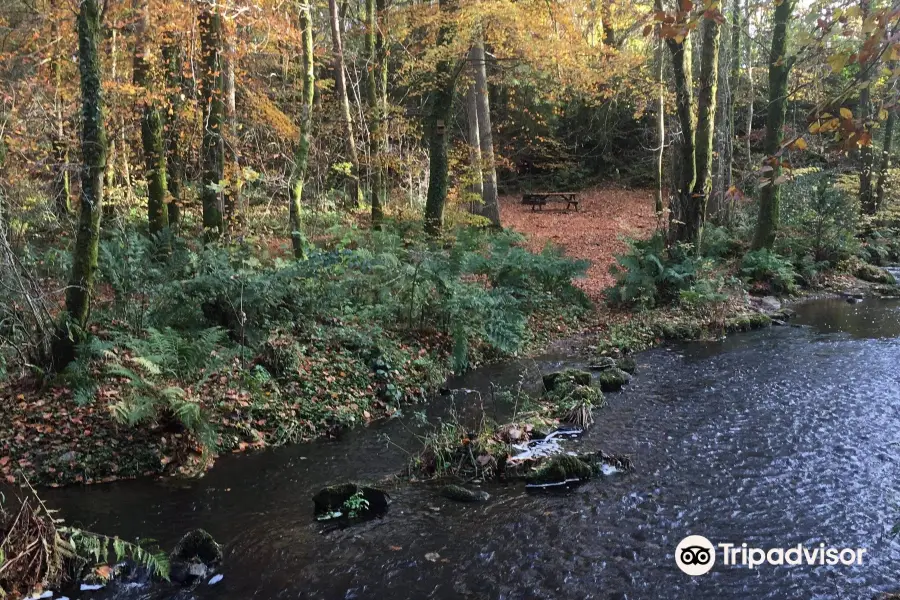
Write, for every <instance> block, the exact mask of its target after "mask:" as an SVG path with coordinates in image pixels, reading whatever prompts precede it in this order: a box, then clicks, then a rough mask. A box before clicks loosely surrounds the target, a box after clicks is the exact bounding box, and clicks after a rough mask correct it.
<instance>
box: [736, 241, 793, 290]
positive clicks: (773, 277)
mask: <svg viewBox="0 0 900 600" xmlns="http://www.w3.org/2000/svg"><path fill="white" fill-rule="evenodd" d="M741 275H742V276H744V277H745V278H746V279H747V280H748V282H749V283H751V284H756V287H757V288H758V289H759V288H761V291H771V292H773V293H776V294H793V293H796V291H797V282H796V279H797V273H796V271H794V267H793V265H791V263H790V262H789V261H787V260H785V259H784V258H782V257H781V256H779V255H778V254H776V253H774V252H772V251H771V250H769V249H768V248H763V249H762V250H754V251H753V252H748V253H747V254H746V255H745V256H744V260H743V261H742V262H741Z"/></svg>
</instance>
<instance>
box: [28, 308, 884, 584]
mask: <svg viewBox="0 0 900 600" xmlns="http://www.w3.org/2000/svg"><path fill="white" fill-rule="evenodd" d="M796 308H797V312H798V315H797V318H796V320H795V321H794V324H795V325H799V326H793V327H773V328H770V329H767V330H762V331H756V332H751V333H746V334H741V335H734V336H730V337H729V338H727V339H726V340H723V341H719V342H710V343H692V344H684V345H678V346H670V347H664V348H657V349H654V350H651V351H648V352H645V353H642V354H641V355H640V356H639V357H638V373H637V376H636V377H635V379H634V381H633V383H632V384H631V385H630V386H628V387H627V389H626V390H625V391H623V392H620V393H616V394H610V395H608V398H609V401H610V405H609V406H608V407H606V408H603V409H600V410H597V411H596V412H595V419H596V424H595V425H594V427H593V428H592V429H591V430H590V432H589V433H588V434H587V435H586V436H585V437H584V438H583V439H582V440H581V442H580V443H581V444H582V445H584V446H587V447H592V448H596V447H599V448H602V449H604V450H606V451H611V452H618V453H628V454H630V455H632V457H633V459H634V462H635V470H634V472H632V473H626V474H614V475H612V476H608V477H605V478H600V479H597V480H593V481H590V482H588V483H585V484H584V485H581V486H580V487H578V488H576V489H574V490H573V491H571V492H569V493H566V494H533V493H527V492H526V491H525V490H524V489H523V486H522V485H486V486H485V487H484V489H486V490H487V491H489V492H490V494H491V500H490V501H489V502H487V503H485V504H475V505H468V504H456V503H453V502H451V501H449V500H444V499H442V498H439V497H438V496H437V495H436V494H435V491H434V489H433V488H432V487H429V486H427V485H421V484H413V485H408V484H401V485H397V486H394V487H392V490H391V493H392V496H393V504H392V506H391V509H390V511H389V512H388V514H387V516H385V517H384V518H383V519H377V520H374V521H370V522H367V523H364V524H361V525H358V526H354V527H350V528H346V529H328V528H326V527H324V526H323V525H322V524H321V523H317V522H315V521H314V520H313V519H312V502H311V499H310V498H311V495H312V494H313V493H315V492H316V491H317V490H318V489H320V488H321V487H323V486H324V485H327V484H329V483H335V482H339V481H343V480H348V479H349V480H354V479H361V480H366V481H374V480H378V479H380V478H382V477H387V476H390V475H391V474H393V473H397V472H399V471H400V470H401V469H402V467H403V465H404V463H405V461H406V454H405V453H404V450H403V449H402V448H407V449H409V450H414V449H415V446H416V435H418V434H421V432H422V431H423V429H422V426H421V425H413V424H412V423H413V422H414V421H415V420H414V419H412V418H410V416H409V415H407V417H406V418H404V419H395V420H392V421H389V422H387V423H383V424H380V425H377V426H372V427H368V428H361V429H357V430H354V431H350V432H348V433H346V434H344V435H343V436H342V437H341V438H340V439H338V440H334V441H323V442H317V443H312V444H305V445H297V446H293V447H287V448H281V449H276V450H271V451H265V452H260V453H256V454H249V455H240V456H229V457H223V458H222V459H220V460H219V462H218V463H217V465H216V466H215V468H214V469H212V470H211V471H210V472H209V473H208V475H207V476H206V477H204V478H203V479H200V480H196V481H188V482H184V481H162V482H158V481H150V480H146V481H133V482H120V483H113V484H109V485H97V486H91V487H87V488H66V489H60V490H47V491H46V492H45V495H46V499H47V501H48V502H49V503H50V504H51V505H52V506H54V507H56V508H59V509H62V511H63V513H64V514H65V516H66V518H67V520H68V521H69V522H70V523H74V524H78V525H82V526H84V527H87V528H90V529H95V530H102V531H107V532H116V533H118V534H119V535H121V536H123V537H126V538H129V537H132V536H138V535H141V536H150V537H153V538H156V539H157V540H159V541H160V542H161V543H162V545H163V546H164V547H171V546H172V545H173V544H174V543H175V542H176V541H177V539H178V538H179V537H180V535H181V534H183V533H184V532H185V531H187V530H189V529H191V528H193V527H203V528H206V529H207V530H208V531H210V532H211V533H212V534H213V535H214V536H215V537H216V538H217V539H218V540H220V541H221V542H222V543H223V544H224V546H225V561H224V565H223V568H222V570H221V573H222V574H223V575H224V579H223V580H222V582H221V583H219V584H217V585H216V586H212V587H211V586H207V585H205V584H203V585H200V586H198V587H197V588H196V589H195V590H192V591H180V592H177V593H176V592H175V591H173V589H172V588H160V587H145V586H131V587H127V588H122V587H118V588H116V589H115V590H114V591H110V590H105V591H100V592H94V593H84V594H83V595H82V596H81V597H82V598H171V597H179V598H198V599H204V598H216V599H220V600H247V599H250V598H260V599H274V598H311V599H312V598H322V599H332V598H334V599H353V598H360V599H362V598H372V599H382V598H393V599H396V600H401V599H406V598H436V599H457V598H478V599H482V598H483V599H523V600H524V599H539V598H540V599H548V598H566V599H570V598H577V599H588V598H604V599H605V598H619V599H626V598H628V599H636V598H717V599H720V598H777V599H784V598H871V597H872V596H873V594H875V593H876V592H879V591H885V590H893V589H897V588H900V577H898V574H900V570H898V569H897V568H896V565H897V562H896V561H897V559H898V558H900V556H898V551H900V545H898V543H897V541H896V540H895V538H894V537H893V536H892V535H891V529H892V528H893V527H894V525H895V524H896V523H898V522H900V303H898V302H897V301H881V300H866V301H864V302H862V303H859V304H848V303H847V302H844V301H842V300H834V299H830V300H814V301H810V302H807V303H804V304H802V305H799V306H797V307H796ZM582 364H583V363H581V362H579V360H577V359H574V358H566V357H561V356H547V357H543V358H540V359H538V360H536V361H525V362H516V363H508V364H505V365H501V366H492V367H487V368H484V369H480V370H476V371H473V372H471V373H469V374H467V375H466V376H464V377H462V378H459V379H457V380H453V381H451V382H450V386H451V387H454V388H458V389H464V388H465V389H475V390H482V391H483V392H485V394H486V391H487V390H488V388H489V386H490V384H491V383H495V384H497V383H502V384H506V385H509V384H511V383H514V382H516V381H517V380H519V379H522V380H523V381H525V383H526V384H528V383H533V382H534V381H536V380H537V371H539V370H543V371H545V372H546V371H549V370H553V369H556V368H559V367H560V366H581V365H582ZM483 397H485V396H483ZM473 398H475V395H474V394H471V393H464V392H460V393H457V394H456V395H455V396H453V397H443V398H441V399H438V400H436V401H435V404H434V406H433V407H432V408H431V409H429V410H430V411H431V413H432V418H434V416H435V414H436V413H437V414H440V412H441V411H443V410H446V405H447V404H448V403H451V402H454V403H456V405H457V406H458V407H460V409H461V410H465V409H466V407H468V409H469V410H471V406H472V404H473V402H474V400H473ZM488 410H489V411H491V410H497V411H503V410H504V407H493V406H490V403H489V408H488ZM386 437H389V438H390V440H391V441H390V443H389V442H388V441H387V440H386ZM689 534H699V535H703V536H705V537H707V538H709V539H710V540H712V541H713V543H720V542H730V543H735V544H737V545H738V546H740V544H741V543H747V544H748V545H749V546H754V547H761V548H773V547H791V546H796V545H797V544H804V545H807V546H815V547H818V545H819V544H820V543H824V544H826V545H828V546H837V547H851V548H865V549H866V553H865V555H864V559H863V561H862V564H860V565H854V566H844V565H836V566H826V565H822V566H806V565H803V566H770V565H762V566H760V567H758V568H756V569H754V570H751V569H749V568H747V567H741V566H726V565H722V564H717V565H716V566H715V567H714V568H713V570H712V571H711V572H710V573H709V574H706V575H702V576H698V577H689V576H688V575H685V574H684V573H682V572H681V571H679V570H678V568H677V567H676V565H675V561H674V558H673V557H674V551H675V546H676V544H677V543H678V542H679V541H680V540H681V539H682V538H683V537H685V536H687V535H689ZM435 554H436V555H437V557H436V556H435ZM426 555H428V558H426ZM71 596H72V597H73V598H75V597H77V594H72V595H71Z"/></svg>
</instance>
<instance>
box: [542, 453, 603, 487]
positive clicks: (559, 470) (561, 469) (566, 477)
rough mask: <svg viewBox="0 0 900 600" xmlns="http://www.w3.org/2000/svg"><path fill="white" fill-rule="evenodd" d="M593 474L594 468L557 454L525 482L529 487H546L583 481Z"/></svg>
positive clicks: (565, 455) (578, 460)
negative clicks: (547, 485)
mask: <svg viewBox="0 0 900 600" xmlns="http://www.w3.org/2000/svg"><path fill="white" fill-rule="evenodd" d="M594 474H595V469H594V467H593V466H592V465H590V464H589V463H587V462H585V461H583V460H581V459H579V458H578V457H577V456H572V455H569V454H559V455H557V456H554V457H553V458H551V459H550V460H549V461H548V462H547V463H546V464H544V465H543V466H542V467H540V468H539V469H537V470H536V471H534V472H533V473H531V474H530V475H529V476H528V477H527V478H526V482H527V483H529V484H531V485H546V484H554V483H557V484H559V483H565V482H567V481H585V480H587V479H590V478H591V477H593V475H594Z"/></svg>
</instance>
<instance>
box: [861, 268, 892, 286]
mask: <svg viewBox="0 0 900 600" xmlns="http://www.w3.org/2000/svg"><path fill="white" fill-rule="evenodd" d="M853 274H854V275H855V276H856V277H858V278H859V279H862V280H863V281H869V282H871V283H884V284H887V285H896V284H897V280H896V279H895V278H894V276H893V275H891V274H890V273H888V272H887V271H885V270H884V269H882V268H880V267H876V266H874V265H870V264H869V263H860V264H859V266H857V267H856V269H855V270H854V272H853Z"/></svg>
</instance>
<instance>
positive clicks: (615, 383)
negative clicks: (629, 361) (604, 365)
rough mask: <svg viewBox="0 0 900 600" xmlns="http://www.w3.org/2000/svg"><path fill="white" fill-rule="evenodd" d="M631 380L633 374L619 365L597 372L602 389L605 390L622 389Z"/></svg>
mask: <svg viewBox="0 0 900 600" xmlns="http://www.w3.org/2000/svg"><path fill="white" fill-rule="evenodd" d="M629 381H631V375H629V374H628V373H626V372H625V371H623V370H622V369H619V368H618V367H616V368H613V369H606V370H605V371H600V373H598V374H597V382H598V383H599V384H600V389H601V390H603V391H604V392H615V391H616V390H620V389H622V387H623V386H624V385H626V384H627V383H628V382H629Z"/></svg>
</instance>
